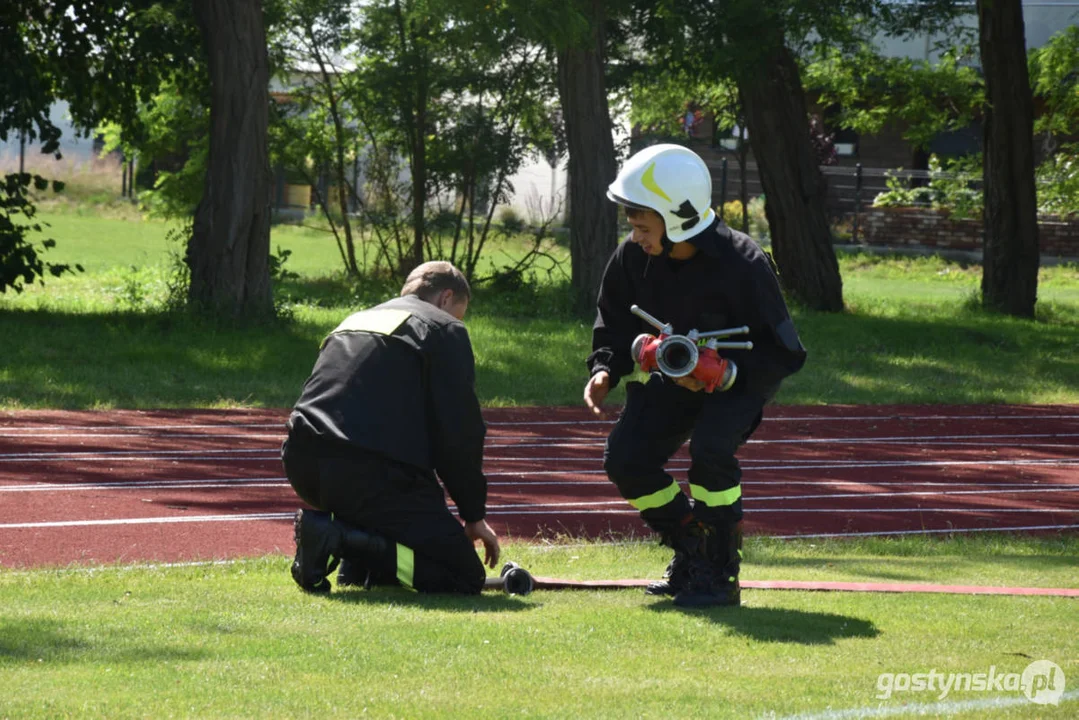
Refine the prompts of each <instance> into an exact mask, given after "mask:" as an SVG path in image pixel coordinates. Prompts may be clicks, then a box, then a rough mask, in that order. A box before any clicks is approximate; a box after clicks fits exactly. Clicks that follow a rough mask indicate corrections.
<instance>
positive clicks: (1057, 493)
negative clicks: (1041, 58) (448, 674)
mask: <svg viewBox="0 0 1079 720" xmlns="http://www.w3.org/2000/svg"><path fill="white" fill-rule="evenodd" d="M286 415H287V411H285V410H251V411H232V410H222V411H193V412H192V411H147V412H140V411H118V412H61V411H40V412H38V411H26V412H23V411H20V412H8V413H0V503H2V507H3V513H2V515H0V566H5V567H31V566H41V565H68V564H73V563H75V564H93V563H106V562H139V561H157V562H184V561H207V560H222V559H228V558H233V557H242V556H252V555H261V554H266V553H285V554H291V553H292V550H293V546H292V526H291V517H292V513H293V512H294V511H295V509H296V507H298V500H297V498H296V496H295V495H294V493H293V492H292V489H291V488H290V487H289V485H288V483H287V481H286V480H285V478H284V475H283V472H282V468H281V463H280V459H279V455H278V448H279V447H280V444H281V441H282V440H283V438H284V425H283V423H284V420H285V417H286ZM485 416H486V418H487V420H488V440H487V452H486V465H485V468H486V471H487V476H488V481H489V483H490V492H489V503H488V505H489V515H488V520H489V522H490V523H491V524H492V525H493V526H494V528H495V530H496V531H498V532H499V533H500V534H501V535H502V536H503V537H511V538H514V539H524V540H532V539H537V540H538V539H543V538H550V537H553V536H556V535H559V536H570V537H591V538H602V537H612V536H614V537H621V536H626V535H637V536H641V535H645V534H647V530H646V528H645V527H644V525H643V524H642V523H641V522H640V520H639V519H638V517H637V514H636V512H635V511H633V510H632V508H630V507H629V506H628V505H627V504H626V503H625V502H624V501H623V500H622V499H621V498H620V497H619V495H618V493H617V492H616V491H615V489H614V487H613V486H612V485H611V484H610V483H609V482H608V481H607V479H606V477H605V475H604V474H603V467H602V453H603V440H604V438H605V437H606V433H607V431H608V430H609V429H610V427H611V424H612V422H613V420H614V415H613V414H612V415H611V416H609V417H607V418H606V419H596V418H594V417H592V416H591V415H590V414H589V413H588V412H587V411H586V410H584V409H583V408H526V409H506V410H488V411H485ZM741 459H742V467H743V470H744V476H743V492H744V496H745V510H746V525H747V532H748V533H750V534H757V535H772V536H779V537H788V536H824V535H862V534H868V535H883V534H906V533H918V532H930V533H946V532H987V531H1002V532H1009V531H1015V532H1060V531H1064V532H1076V531H1077V530H1079V407H1076V406H1014V405H1008V406H1002V405H993V406H939V405H936V406H901V407H896V406H829V407H812V408H809V407H790V406H777V407H772V408H769V410H768V415H767V417H766V419H765V422H764V424H763V425H762V426H761V428H760V429H759V430H758V431H757V433H756V434H755V435H754V436H753V438H752V439H751V440H750V442H749V443H748V444H747V445H746V447H745V448H743V451H742V453H741ZM687 468H688V455H687V453H686V450H685V449H683V450H682V451H681V452H680V453H679V454H678V455H676V456H675V458H673V459H672V461H671V464H670V466H669V469H670V470H671V471H672V473H673V475H674V476H675V478H676V479H678V480H679V481H683V482H684V480H685V476H686V469H687Z"/></svg>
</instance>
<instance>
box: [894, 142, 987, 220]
mask: <svg viewBox="0 0 1079 720" xmlns="http://www.w3.org/2000/svg"><path fill="white" fill-rule="evenodd" d="M981 165H982V158H981V155H971V156H969V157H963V158H953V159H945V160H941V159H940V158H938V157H937V156H936V155H930V156H929V181H928V185H925V186H917V187H911V186H910V185H909V184H907V181H905V180H901V179H900V178H899V177H897V176H896V175H895V174H894V173H889V174H888V177H887V179H886V180H885V185H886V186H887V188H888V189H887V190H885V191H884V192H881V193H878V194H877V196H876V198H874V200H873V205H874V207H914V206H918V207H927V206H928V207H931V208H933V209H934V210H947V211H948V213H949V215H951V216H952V217H954V218H956V219H963V218H976V217H980V216H981V212H982V203H983V196H982V192H981V190H980V189H979V188H978V187H976V185H978V184H980V182H981Z"/></svg>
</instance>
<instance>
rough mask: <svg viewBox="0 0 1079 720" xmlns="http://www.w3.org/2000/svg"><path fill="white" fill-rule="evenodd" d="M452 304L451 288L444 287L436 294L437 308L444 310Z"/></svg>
mask: <svg viewBox="0 0 1079 720" xmlns="http://www.w3.org/2000/svg"><path fill="white" fill-rule="evenodd" d="M452 304H453V290H450V289H449V288H446V289H445V290H443V291H442V292H440V293H439V294H438V302H436V303H435V307H437V308H438V309H439V310H446V308H448V307H450V306H451V305H452Z"/></svg>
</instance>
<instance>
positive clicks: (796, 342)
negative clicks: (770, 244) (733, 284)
mask: <svg viewBox="0 0 1079 720" xmlns="http://www.w3.org/2000/svg"><path fill="white" fill-rule="evenodd" d="M742 280H743V284H742V294H741V300H742V303H741V304H742V308H741V310H740V314H743V313H744V315H743V317H747V318H749V321H748V323H747V324H748V325H749V327H750V336H751V337H752V339H753V349H752V350H721V351H720V354H721V355H724V356H725V357H728V358H730V359H731V360H733V361H734V362H735V364H736V365H737V366H738V381H737V384H736V387H739V386H740V387H742V388H744V389H746V390H749V391H753V392H774V390H775V388H776V387H778V385H779V383H780V382H781V381H782V380H783V378H785V377H787V376H788V375H793V374H794V373H796V372H798V371H799V370H800V369H801V368H802V366H803V365H804V364H805V361H806V349H805V348H804V347H803V346H802V341H801V340H800V339H799V337H798V332H797V330H796V329H795V327H794V322H793V321H792V320H791V316H790V312H789V311H788V309H787V303H786V302H785V301H784V300H783V294H782V292H781V291H780V289H779V279H778V278H777V277H776V275H775V272H774V271H773V270H772V268H771V265H770V263H768V261H767V259H766V258H761V259H760V260H758V261H757V262H754V263H752V265H751V271H750V272H748V273H747V274H746V275H745V276H743V278H742ZM732 339H736V338H732Z"/></svg>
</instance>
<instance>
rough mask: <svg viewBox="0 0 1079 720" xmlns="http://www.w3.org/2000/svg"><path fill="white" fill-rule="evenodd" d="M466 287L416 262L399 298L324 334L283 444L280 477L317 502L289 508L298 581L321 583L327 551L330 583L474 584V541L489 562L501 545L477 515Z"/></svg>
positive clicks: (448, 268)
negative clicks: (334, 576)
mask: <svg viewBox="0 0 1079 720" xmlns="http://www.w3.org/2000/svg"><path fill="white" fill-rule="evenodd" d="M469 297H470V290H469V286H468V281H467V280H466V279H465V277H464V276H463V275H462V274H461V272H460V271H459V270H458V269H457V268H455V267H454V266H453V265H451V264H450V263H447V262H429V263H424V264H423V265H420V266H419V267H417V268H416V269H415V270H413V271H412V273H411V274H410V275H409V276H408V279H407V280H406V281H405V284H404V287H403V288H402V289H401V296H400V297H398V298H394V299H393V300H390V301H388V302H385V303H383V304H381V305H379V306H377V307H374V308H371V309H368V310H363V311H361V312H358V313H355V314H354V315H351V316H349V317H348V318H347V319H345V321H344V322H342V323H341V324H340V325H339V326H338V327H337V329H336V330H334V331H333V332H332V333H330V335H329V337H327V338H326V340H325V342H323V344H322V349H321V351H320V352H319V356H318V360H317V362H316V363H315V368H314V370H313V372H312V373H311V377H310V378H309V379H308V380H307V383H306V384H305V385H304V387H303V392H302V393H301V395H300V399H299V400H298V401H297V402H296V406H295V408H294V409H293V411H292V414H291V415H290V417H289V420H288V430H289V432H288V439H287V440H286V441H285V444H284V446H283V447H282V451H281V457H282V461H283V462H284V465H285V472H286V474H287V475H288V479H289V483H291V485H292V487H293V488H294V489H295V490H296V494H297V495H299V496H300V498H301V499H302V500H304V502H306V503H308V504H309V505H311V506H312V507H314V508H317V510H300V511H298V512H297V513H296V520H295V535H296V559H295V561H294V562H293V564H292V577H293V579H294V580H295V581H296V583H297V584H298V585H299V586H300V587H301V588H303V589H304V590H309V591H314V592H325V591H328V590H329V589H330V582H329V580H328V579H327V577H326V576H327V575H328V574H329V573H330V572H332V571H333V567H334V565H336V563H337V561H338V560H341V571H340V573H339V575H338V582H339V584H358V583H361V582H362V583H365V584H367V585H370V584H372V583H375V584H396V583H400V584H402V585H405V586H407V587H412V588H415V589H416V590H419V591H422V592H458V593H478V592H480V590H482V589H483V585H484V579H485V576H486V573H485V571H484V569H483V563H481V562H480V559H479V556H478V555H477V554H476V549H475V541H477V540H479V541H481V542H482V543H483V546H484V550H485V554H486V561H487V564H488V565H490V566H491V567H494V566H495V563H496V562H498V553H499V546H498V538H497V537H496V536H495V534H494V532H493V531H492V530H491V528H490V527H489V526H488V525H487V522H486V521H485V520H484V517H485V515H486V505H487V479H486V478H485V477H484V475H483V470H482V463H483V439H484V436H485V434H486V427H485V425H484V422H483V418H482V417H481V415H480V406H479V402H478V400H477V399H476V392H475V388H474V371H475V365H474V359H473V355H472V345H471V344H470V342H469V339H468V331H467V330H465V326H464V324H462V322H461V319H462V318H463V317H464V315H465V311H466V310H467V308H468V301H469ZM436 473H437V478H436ZM439 480H441V481H442V485H445V488H446V490H448V491H449V494H450V496H451V497H452V498H453V500H454V502H455V503H456V504H457V512H458V514H459V515H460V516H461V520H463V521H464V527H462V526H461V523H460V522H458V521H457V519H456V518H454V517H453V515H451V514H450V511H449V509H448V508H447V506H446V498H445V493H444V491H443V487H442V485H440V484H439Z"/></svg>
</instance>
